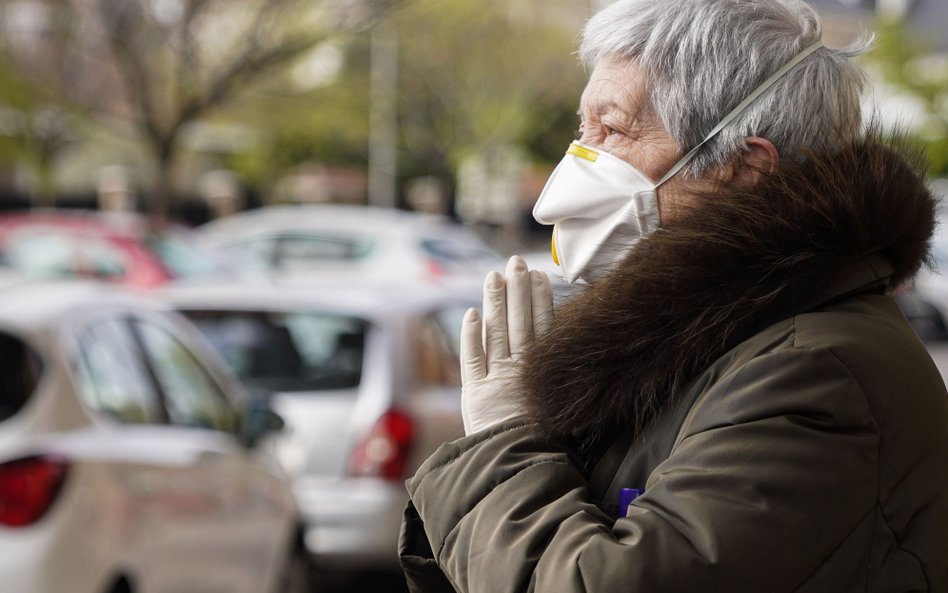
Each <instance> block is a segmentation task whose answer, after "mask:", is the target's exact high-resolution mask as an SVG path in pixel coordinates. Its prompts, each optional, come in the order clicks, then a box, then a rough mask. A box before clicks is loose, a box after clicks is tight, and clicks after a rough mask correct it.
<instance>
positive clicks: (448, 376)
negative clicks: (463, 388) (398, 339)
mask: <svg viewBox="0 0 948 593" xmlns="http://www.w3.org/2000/svg"><path fill="white" fill-rule="evenodd" d="M466 312H467V307H461V306H456V307H455V306H452V307H447V308H445V309H441V310H439V311H435V312H433V313H430V314H428V315H426V316H424V317H422V318H420V319H418V320H417V321H416V323H415V328H414V331H413V332H412V335H413V337H414V351H415V375H416V378H417V380H418V381H419V382H420V383H425V384H428V385H439V386H446V387H459V386H460V385H461V367H460V363H459V361H458V352H459V351H460V331H461V320H462V319H463V318H464V314H465V313H466Z"/></svg>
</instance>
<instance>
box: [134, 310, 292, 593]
mask: <svg viewBox="0 0 948 593" xmlns="http://www.w3.org/2000/svg"><path fill="white" fill-rule="evenodd" d="M131 324H132V328H133V331H134V333H135V335H136V337H137V338H138V340H139V342H140V344H141V348H142V350H143V352H144V354H145V358H146V360H147V363H148V366H149V368H150V369H151V372H152V374H153V376H154V379H155V381H156V383H157V385H158V387H159V389H160V392H161V393H162V396H163V402H164V405H165V409H166V411H167V414H168V420H169V426H168V427H167V430H168V432H169V434H171V435H173V439H174V441H175V447H178V448H181V449H185V450H186V451H185V457H187V458H188V459H189V460H190V461H191V463H190V465H189V467H188V468H186V471H184V472H183V473H182V476H185V480H186V481H185V482H182V483H181V484H180V492H181V494H182V495H183V496H182V497H181V498H180V499H179V501H178V502H179V504H180V506H179V507H178V510H180V511H181V513H182V515H192V520H193V523H192V527H191V529H189V531H188V535H187V541H186V542H185V543H184V544H183V545H182V546H180V547H179V548H177V549H175V550H173V551H172V555H173V556H174V558H168V559H167V561H168V562H170V563H171V564H172V565H173V566H175V567H176V569H175V572H174V575H173V576H169V578H168V579H166V580H165V582H164V583H163V586H162V588H161V589H158V591H167V592H168V593H172V592H174V593H191V592H192V591H194V585H193V583H194V582H195V580H201V581H205V582H209V583H211V584H212V589H208V590H214V591H228V592H247V593H250V592H257V591H264V590H267V589H266V587H267V584H268V583H269V582H271V581H272V579H273V573H274V570H275V567H276V565H277V564H278V562H279V559H280V555H281V554H282V553H283V552H284V551H285V550H286V547H287V542H288V541H289V539H290V536H291V530H292V527H293V522H294V517H293V512H292V498H291V494H290V490H289V489H288V487H287V486H286V485H285V484H284V483H283V482H281V481H280V479H279V478H278V477H276V476H275V475H274V474H273V473H271V472H270V471H268V470H267V469H266V468H264V467H263V466H262V465H261V464H260V463H259V462H258V461H257V458H256V457H255V456H254V455H253V454H251V452H250V451H248V449H247V448H246V447H244V446H243V445H242V444H240V443H239V442H238V440H237V438H236V431H237V429H238V425H239V421H238V418H237V415H236V412H235V409H234V406H233V404H232V398H231V397H229V396H228V395H227V393H226V392H225V388H224V387H223V386H222V384H221V383H220V382H219V381H218V379H217V378H216V377H215V373H214V372H212V371H211V370H209V368H208V366H207V364H206V362H205V361H204V360H202V358H201V355H199V354H197V353H196V349H195V348H194V346H196V344H194V343H192V342H193V337H192V336H189V335H188V332H183V331H181V329H182V328H181V327H180V326H176V325H175V324H172V323H169V322H168V321H167V320H166V319H164V318H163V316H157V315H151V316H149V315H143V314H139V315H136V316H134V317H133V318H132V319H131ZM206 355H207V354H206V353H204V356H206Z"/></svg>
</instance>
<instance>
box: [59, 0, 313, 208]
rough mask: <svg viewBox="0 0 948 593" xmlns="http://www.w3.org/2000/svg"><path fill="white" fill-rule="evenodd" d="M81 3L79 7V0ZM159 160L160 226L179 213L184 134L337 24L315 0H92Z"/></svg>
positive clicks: (153, 204)
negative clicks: (177, 183)
mask: <svg viewBox="0 0 948 593" xmlns="http://www.w3.org/2000/svg"><path fill="white" fill-rule="evenodd" d="M77 1H78V0H77ZM86 2H94V3H95V8H96V14H97V16H98V19H99V27H100V28H101V34H102V35H103V36H104V40H105V46H106V47H107V50H108V53H109V55H110V57H111V60H112V63H113V65H114V67H115V71H116V72H117V74H118V76H119V78H120V80H121V82H122V87H123V88H124V91H125V98H126V100H127V104H128V106H129V107H130V115H131V116H132V118H133V122H134V123H135V125H136V128H137V129H138V130H139V131H140V133H141V136H142V138H143V139H144V141H145V142H146V143H147V144H148V146H149V147H150V149H151V151H152V152H153V154H154V158H155V162H156V176H155V180H154V184H153V186H152V188H151V190H150V192H149V196H148V204H147V205H148V208H147V209H148V212H149V214H150V215H151V216H152V218H153V221H154V224H155V225H157V226H159V227H160V226H161V225H163V223H164V221H165V220H166V218H167V216H168V212H169V208H170V198H171V195H172V191H173V182H172V175H173V170H174V165H175V161H176V157H177V151H178V148H179V147H178V144H179V139H180V135H181V132H182V130H183V129H184V128H185V127H186V126H187V125H188V124H189V123H192V122H195V121H197V120H199V119H201V118H202V117H204V116H206V115H207V114H208V113H209V112H211V111H212V110H213V109H215V108H217V107H220V106H223V105H224V104H226V103H228V102H229V101H231V100H232V99H234V98H235V97H236V96H237V95H239V94H240V93H242V92H246V91H247V90H249V89H251V88H252V87H254V85H259V84H261V83H262V82H265V81H266V80H267V78H268V77H269V76H270V75H272V74H273V73H274V72H275V71H278V70H279V69H281V68H283V67H285V66H287V65H288V64H289V63H291V62H293V61H294V60H296V59H297V58H299V57H300V56H301V55H302V54H304V53H305V52H307V51H308V50H310V49H311V48H312V47H314V46H315V45H316V44H318V43H320V42H321V41H323V40H324V39H325V38H326V37H327V35H328V34H329V30H330V29H329V27H328V26H327V23H328V18H327V16H326V15H325V14H324V12H323V11H321V10H319V8H320V5H319V4H318V3H314V2H313V1H312V0H86Z"/></svg>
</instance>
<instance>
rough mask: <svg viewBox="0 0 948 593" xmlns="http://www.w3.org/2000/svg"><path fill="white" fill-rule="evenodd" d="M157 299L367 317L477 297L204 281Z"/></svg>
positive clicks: (179, 304) (194, 305) (426, 290)
mask: <svg viewBox="0 0 948 593" xmlns="http://www.w3.org/2000/svg"><path fill="white" fill-rule="evenodd" d="M158 296H159V298H161V299H162V300H163V301H164V302H165V303H167V304H168V305H170V306H171V307H173V308H176V309H187V310H243V309H259V310H264V311H285V310H295V309H308V310H323V311H327V312H334V313H339V314H344V315H353V316H358V317H363V318H366V319H370V320H379V319H382V318H388V317H392V316H399V315H404V314H410V313H411V312H413V311H418V310H423V309H426V308H429V307H431V306H434V305H438V304H445V303H458V304H461V305H464V306H470V305H472V304H474V303H476V302H477V299H478V298H479V295H476V294H474V293H473V292H472V291H470V290H457V289H452V288H448V287H439V286H430V287H429V286H389V287H379V286H365V287H359V286H348V287H339V286H336V285H326V284H321V283H317V282H311V281H307V282H264V281H257V282H253V281H247V282H245V283H242V284H234V283H213V284H211V283H203V284H188V285H178V286H170V287H168V288H164V289H161V290H160V291H159V292H158Z"/></svg>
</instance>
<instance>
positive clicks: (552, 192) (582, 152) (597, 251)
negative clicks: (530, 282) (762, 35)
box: [533, 42, 823, 283]
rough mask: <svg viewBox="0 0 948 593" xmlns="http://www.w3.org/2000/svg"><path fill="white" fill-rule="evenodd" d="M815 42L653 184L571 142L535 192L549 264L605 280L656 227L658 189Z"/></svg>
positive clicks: (575, 275) (571, 276)
mask: <svg viewBox="0 0 948 593" xmlns="http://www.w3.org/2000/svg"><path fill="white" fill-rule="evenodd" d="M821 47H823V44H822V43H821V42H817V43H815V44H813V45H811V46H810V47H808V48H806V49H805V50H803V51H802V52H801V53H800V54H798V55H797V56H796V57H795V58H793V59H792V60H790V62H788V63H787V64H786V65H785V66H783V68H781V69H780V70H778V71H777V72H776V73H775V74H774V75H773V76H771V77H770V78H768V79H767V80H766V81H764V83H763V84H761V85H760V86H759V87H758V88H757V89H756V90H755V91H754V92H753V93H751V94H750V95H749V96H748V97H747V98H746V99H745V100H744V101H743V102H741V104H740V105H738V106H737V107H736V108H734V110H733V111H732V112H731V113H729V114H728V115H727V116H726V117H725V118H724V119H723V120H722V121H721V123H720V124H718V125H717V126H716V127H715V128H714V129H713V130H711V132H710V133H709V134H708V135H707V136H706V137H705V139H704V140H702V141H701V143H700V144H699V145H698V146H696V147H695V148H694V149H692V150H691V152H689V153H688V154H686V155H685V156H684V157H683V158H682V159H681V160H680V161H678V163H677V164H675V166H674V167H672V168H671V170H670V171H668V173H667V174H666V175H665V176H664V177H662V179H660V180H659V181H658V183H653V182H652V181H651V180H650V179H649V178H648V177H646V176H645V175H643V174H642V173H640V172H639V171H638V170H637V169H636V168H635V167H633V166H632V165H630V164H629V163H627V162H625V161H623V160H622V159H620V158H618V157H615V156H613V155H611V154H609V153H607V152H604V151H602V150H597V149H594V148H590V147H588V146H584V145H582V144H580V143H579V142H573V143H572V144H571V145H570V147H569V150H567V152H566V156H565V157H564V158H563V160H562V161H561V162H560V164H559V165H558V166H557V167H556V170H554V171H553V174H552V175H551V176H550V179H549V180H548V181H547V182H546V187H544V188H543V192H542V193H541V194H540V198H539V199H538V200H537V203H536V206H534V208H533V217H534V218H535V219H536V220H537V222H539V223H540V224H550V225H555V226H554V228H553V260H554V261H556V263H557V264H559V266H560V269H561V270H562V271H563V278H564V279H565V280H566V281H567V282H569V283H573V282H576V281H577V280H579V279H583V280H585V281H586V282H589V283H593V282H596V281H597V280H600V279H602V278H604V277H605V276H607V275H608V274H609V273H610V272H611V271H612V270H613V269H614V268H615V266H616V265H618V264H619V263H620V262H621V261H622V259H623V258H624V257H625V255H626V254H628V252H629V250H631V249H632V247H633V246H635V244H636V243H638V242H639V241H640V240H641V239H642V238H644V237H647V236H648V235H650V234H651V233H653V232H655V230H656V229H657V228H658V226H659V223H660V220H659V210H658V192H657V190H658V188H659V187H661V186H662V184H664V183H665V182H666V181H668V180H669V179H671V178H672V177H674V176H675V175H677V174H678V172H679V171H681V170H682V169H683V168H684V167H685V166H686V165H687V164H688V163H689V162H691V159H692V158H694V156H695V155H696V154H697V153H698V150H700V149H701V147H702V146H704V145H705V143H707V142H708V141H709V140H711V139H712V138H714V137H715V136H717V135H718V133H719V132H720V131H721V130H722V129H724V128H725V127H726V126H727V125H728V124H730V123H731V122H732V121H734V120H735V119H736V118H737V117H738V116H739V115H740V114H741V113H743V112H744V110H745V109H747V107H749V106H750V105H751V103H753V102H754V101H756V100H757V98H758V97H760V96H761V95H762V94H764V93H765V92H766V91H767V90H769V89H770V88H771V87H772V86H773V85H774V84H776V82H777V81H778V80H780V79H781V78H783V76H784V75H785V74H786V73H787V72H789V71H790V69H792V68H793V67H794V66H796V65H797V64H799V63H800V62H801V61H802V60H803V59H804V58H806V57H807V56H808V55H810V54H811V53H813V52H814V51H816V50H817V49H819V48H821Z"/></svg>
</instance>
